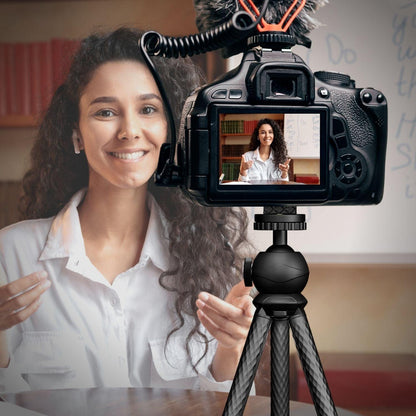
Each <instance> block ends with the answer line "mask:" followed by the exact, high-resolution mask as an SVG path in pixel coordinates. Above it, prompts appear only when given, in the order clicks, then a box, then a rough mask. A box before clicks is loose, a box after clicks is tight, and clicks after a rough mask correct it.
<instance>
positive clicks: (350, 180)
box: [341, 176, 355, 185]
mask: <svg viewBox="0 0 416 416" xmlns="http://www.w3.org/2000/svg"><path fill="white" fill-rule="evenodd" d="M341 182H342V183H345V184H346V185H351V184H352V183H354V182H355V178H354V176H351V177H346V176H343V177H342V178H341Z"/></svg>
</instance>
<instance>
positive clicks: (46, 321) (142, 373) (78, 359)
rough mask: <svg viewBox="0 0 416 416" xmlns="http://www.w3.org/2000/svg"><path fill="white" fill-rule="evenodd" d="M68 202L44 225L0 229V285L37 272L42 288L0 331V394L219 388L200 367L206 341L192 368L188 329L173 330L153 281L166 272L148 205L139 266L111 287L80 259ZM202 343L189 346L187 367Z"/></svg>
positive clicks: (165, 296)
mask: <svg viewBox="0 0 416 416" xmlns="http://www.w3.org/2000/svg"><path fill="white" fill-rule="evenodd" d="M84 194H85V191H80V192H78V193H76V194H75V195H74V197H73V198H72V199H71V201H70V202H69V203H68V204H67V206H66V207H65V208H64V209H63V210H62V211H61V212H60V213H59V214H58V215H57V216H56V217H54V218H50V219H37V220H28V221H23V222H20V223H18V224H15V225H12V226H9V227H6V228H5V229H3V230H1V231H0V285H3V284H5V283H6V282H11V281H13V280H16V279H18V278H20V277H23V276H26V275H28V274H30V273H33V272H35V271H40V270H43V269H45V270H46V271H47V272H48V275H49V277H48V278H49V279H50V281H51V282H52V285H51V287H50V288H49V289H48V290H47V291H46V292H45V293H44V294H43V295H42V301H43V302H42V304H41V306H40V307H39V309H38V310H37V311H36V312H35V313H34V314H33V315H32V316H31V317H30V318H28V319H27V320H26V321H24V322H22V323H21V324H19V325H16V326H14V327H12V328H11V329H9V330H8V331H7V336H8V342H9V351H10V355H11V361H10V364H9V367H8V368H5V369H0V392H5V391H7V392H16V391H21V390H28V389H34V390H37V389H57V388H87V387H100V386H106V387H131V386H136V387H173V388H189V389H205V390H223V391H224V390H227V389H229V387H230V382H224V383H216V382H215V381H214V379H213V378H212V376H211V375H210V372H209V365H210V363H211V361H212V358H213V354H214V352H215V348H216V343H215V342H211V343H209V349H208V354H207V355H206V356H205V358H204V359H203V360H202V361H201V362H200V363H199V364H198V371H199V374H198V375H197V374H196V373H195V372H194V371H193V369H192V367H191V364H190V362H189V360H188V358H187V355H186V351H185V348H184V345H185V337H186V335H187V333H188V331H189V328H190V326H189V325H190V323H189V322H188V323H186V324H185V326H184V327H183V328H181V330H180V331H178V332H176V333H175V334H174V335H173V336H172V337H171V338H170V341H169V343H168V344H167V348H166V349H165V340H166V336H167V334H168V333H169V332H170V330H171V329H172V328H173V327H174V326H175V323H176V316H175V314H174V312H173V303H174V300H175V299H174V297H175V294H173V293H170V292H168V291H166V290H164V289H163V288H162V287H161V286H160V284H159V281H158V279H159V276H160V274H161V272H162V271H163V270H167V269H168V268H169V258H170V256H169V251H168V237H167V232H166V230H167V224H166V220H165V219H164V216H163V214H162V212H161V210H160V208H159V206H158V205H157V204H156V202H155V201H154V199H153V198H152V197H151V196H150V195H149V208H150V211H151V214H150V220H149V226H148V230H147V234H146V239H145V243H144V246H143V249H142V252H141V257H140V260H139V262H138V263H137V264H136V265H135V266H134V267H132V268H131V269H129V270H127V271H125V272H123V273H121V274H120V275H118V276H117V277H116V279H115V280H114V282H113V284H112V285H110V283H109V282H108V281H107V280H106V279H105V278H104V277H103V275H102V274H101V273H100V272H99V271H98V269H97V268H96V267H95V266H94V265H93V264H92V263H91V261H90V260H89V259H88V257H87V255H86V252H85V246H84V241H83V237H82V233H81V226H80V222H79V217H78V210H77V206H78V205H79V203H80V202H81V201H82V199H83V197H84ZM204 346H205V344H204V343H202V342H198V340H197V339H194V340H192V342H191V344H190V347H191V351H192V356H193V358H194V360H195V361H196V360H197V359H198V358H199V357H200V356H201V355H202V352H203V349H204Z"/></svg>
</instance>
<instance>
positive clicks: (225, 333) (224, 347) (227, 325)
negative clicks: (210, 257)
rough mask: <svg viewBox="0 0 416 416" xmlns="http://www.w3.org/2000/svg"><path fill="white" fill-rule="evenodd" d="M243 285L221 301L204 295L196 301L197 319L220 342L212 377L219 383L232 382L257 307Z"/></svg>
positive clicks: (236, 286)
mask: <svg viewBox="0 0 416 416" xmlns="http://www.w3.org/2000/svg"><path fill="white" fill-rule="evenodd" d="M250 290H251V287H246V286H245V284H244V281H241V282H239V283H237V284H236V285H235V286H233V287H232V288H231V290H230V292H229V293H228V295H227V297H226V298H225V299H224V300H222V299H220V298H218V297H216V296H214V295H211V294H209V293H206V292H201V293H200V294H199V296H198V299H197V301H196V305H197V307H198V311H197V314H198V318H199V320H200V321H201V323H202V324H203V325H204V326H205V328H206V329H207V330H208V332H209V333H210V334H211V335H212V336H213V337H215V338H216V339H217V341H218V347H217V351H216V354H215V357H214V360H213V362H212V366H211V373H212V375H213V376H214V378H215V379H216V380H217V381H224V380H231V379H232V378H233V377H234V373H235V370H236V368H237V365H238V361H239V359H240V355H241V352H242V351H243V347H244V344H245V341H246V338H247V334H248V330H249V329H250V325H251V321H252V319H253V315H254V311H255V307H254V305H253V303H252V298H251V296H250V295H249V293H250Z"/></svg>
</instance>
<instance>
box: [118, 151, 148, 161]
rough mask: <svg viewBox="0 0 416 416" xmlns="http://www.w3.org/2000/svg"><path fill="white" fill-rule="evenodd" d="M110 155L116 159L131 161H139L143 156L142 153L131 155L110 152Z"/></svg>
mask: <svg viewBox="0 0 416 416" xmlns="http://www.w3.org/2000/svg"><path fill="white" fill-rule="evenodd" d="M111 155H112V156H114V157H116V158H118V159H127V160H133V159H139V158H140V157H142V156H143V155H144V151H140V152H133V153H118V152H111Z"/></svg>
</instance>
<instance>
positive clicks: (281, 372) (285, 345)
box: [270, 312, 290, 416]
mask: <svg viewBox="0 0 416 416" xmlns="http://www.w3.org/2000/svg"><path fill="white" fill-rule="evenodd" d="M280 314H281V316H279V317H277V316H276V315H275V316H274V317H273V322H272V331H271V345H270V348H271V353H270V355H271V390H270V398H271V416H289V385H290V383H289V319H288V316H287V313H285V312H281V313H280Z"/></svg>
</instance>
